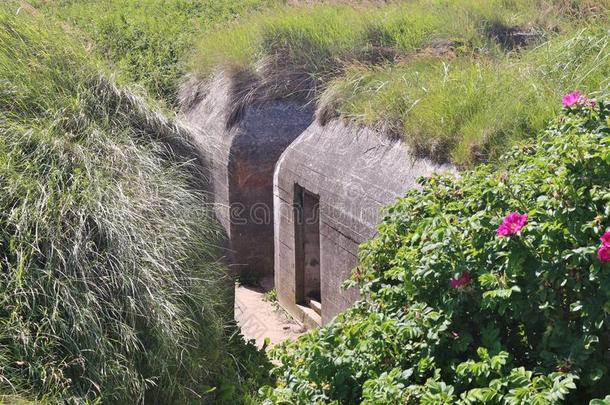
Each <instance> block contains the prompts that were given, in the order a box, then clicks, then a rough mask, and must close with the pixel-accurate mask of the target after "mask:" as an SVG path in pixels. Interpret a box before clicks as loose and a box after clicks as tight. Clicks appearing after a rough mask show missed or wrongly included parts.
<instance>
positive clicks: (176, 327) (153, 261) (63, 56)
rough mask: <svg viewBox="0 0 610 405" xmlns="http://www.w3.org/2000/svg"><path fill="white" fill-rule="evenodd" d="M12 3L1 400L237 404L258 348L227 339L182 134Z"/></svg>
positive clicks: (4, 38)
mask: <svg viewBox="0 0 610 405" xmlns="http://www.w3.org/2000/svg"><path fill="white" fill-rule="evenodd" d="M15 10H16V7H15V4H14V3H12V2H8V3H3V4H2V5H0V26H1V27H2V29H0V363H1V364H2V366H1V367H0V398H19V397H20V398H26V399H31V400H42V401H48V402H52V403H59V402H65V403H81V402H83V401H97V400H102V401H104V402H108V403H140V402H156V403H180V404H182V403H189V402H191V401H194V402H202V401H203V402H205V403H215V402H219V403H239V401H240V398H241V396H242V395H243V393H244V389H245V388H244V387H245V386H246V385H247V384H248V378H250V377H249V374H247V373H246V371H245V369H251V370H253V371H254V372H257V371H256V370H257V369H258V367H259V363H257V361H256V359H257V352H256V351H255V350H250V348H249V346H244V345H242V344H240V343H239V340H238V339H237V340H235V339H234V340H230V339H229V338H228V336H227V334H231V333H232V332H231V329H228V328H227V319H226V318H225V316H224V313H225V305H226V304H225V303H224V301H223V297H224V296H226V294H228V290H227V286H226V284H225V278H224V270H223V269H222V268H221V267H220V266H219V265H218V264H217V263H216V259H215V248H214V246H215V245H216V243H217V242H216V241H217V239H218V232H217V227H216V224H215V222H214V221H213V219H212V217H211V211H210V209H209V208H208V206H207V205H206V203H205V198H204V196H203V195H201V194H199V193H197V192H195V191H193V190H191V188H190V187H189V186H188V184H189V174H188V170H187V169H188V164H187V163H186V162H181V161H180V159H179V158H178V157H176V156H172V154H171V151H169V150H168V148H167V147H166V146H165V144H164V142H163V139H159V138H160V136H161V137H162V136H163V135H164V134H169V135H172V136H175V137H181V136H182V133H181V131H182V130H181V129H180V127H178V126H176V125H175V124H173V123H172V122H170V121H168V120H167V119H166V118H164V117H163V116H162V115H161V114H160V113H159V112H157V111H155V110H153V109H151V108H149V107H148V106H147V103H146V101H145V100H144V99H142V98H140V97H137V96H135V95H133V94H132V93H130V92H129V91H128V90H125V89H121V88H118V87H116V86H115V85H114V84H113V83H112V80H111V79H110V78H109V76H108V75H107V73H105V72H104V70H105V69H103V68H101V67H100V65H99V64H98V63H97V62H96V61H95V58H94V57H92V56H91V55H90V54H87V53H86V51H85V50H84V48H83V47H82V46H81V45H80V44H75V43H74V42H73V41H72V40H71V38H70V37H68V36H67V35H65V34H64V33H63V32H61V31H60V30H58V29H56V28H55V27H54V26H52V25H50V24H47V22H46V21H45V20H44V19H42V18H35V17H32V16H30V15H28V14H27V13H25V12H23V10H22V12H20V13H19V14H18V15H15ZM237 353H239V355H238V354H237ZM5 396H8V397H5Z"/></svg>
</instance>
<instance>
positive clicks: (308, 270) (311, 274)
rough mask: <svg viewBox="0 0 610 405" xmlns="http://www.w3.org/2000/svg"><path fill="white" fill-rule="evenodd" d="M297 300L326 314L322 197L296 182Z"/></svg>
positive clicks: (319, 312)
mask: <svg viewBox="0 0 610 405" xmlns="http://www.w3.org/2000/svg"><path fill="white" fill-rule="evenodd" d="M294 196H295V210H294V216H295V218H294V223H295V247H296V249H295V255H296V257H295V259H296V260H295V264H296V269H295V275H296V280H295V295H296V296H295V300H296V303H297V304H300V305H305V306H308V307H310V308H311V309H313V310H314V311H315V312H317V313H318V315H321V313H322V294H321V288H320V287H321V283H320V196H318V195H316V194H313V193H310V192H309V191H307V190H305V189H304V188H302V187H301V186H299V185H298V184H297V185H295V193H294Z"/></svg>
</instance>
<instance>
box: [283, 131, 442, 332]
mask: <svg viewBox="0 0 610 405" xmlns="http://www.w3.org/2000/svg"><path fill="white" fill-rule="evenodd" d="M447 169H448V167H445V166H443V165H437V164H435V163H433V162H431V161H429V160H426V159H418V158H416V157H414V156H413V155H412V154H411V153H410V152H409V150H408V148H407V147H406V146H405V145H404V144H402V143H401V142H398V141H392V140H390V139H389V138H388V137H386V136H384V135H381V134H379V133H377V132H375V131H373V130H370V129H367V128H363V127H358V126H354V125H348V124H344V123H342V122H340V121H332V122H330V123H329V124H327V125H325V126H321V125H319V124H318V123H314V124H312V125H311V126H310V127H309V128H308V129H307V130H306V131H305V132H304V133H303V134H301V135H300V136H299V137H298V138H297V139H296V140H295V141H294V142H293V143H292V144H291V145H290V146H289V147H288V148H287V149H286V150H285V151H284V153H283V154H282V157H281V158H280V160H279V161H278V163H277V165H276V168H275V179H274V200H275V201H274V206H275V211H274V215H275V219H274V226H275V288H276V290H277V294H278V299H279V302H280V304H281V305H282V306H283V307H284V308H285V309H286V310H287V311H288V312H289V313H290V314H291V315H292V316H293V317H295V318H297V320H299V321H301V322H303V323H305V324H308V325H309V326H316V325H320V324H323V323H326V322H328V321H330V320H331V319H332V318H333V317H334V316H335V315H336V314H338V313H339V312H341V311H343V310H345V309H347V308H348V307H350V306H351V305H352V304H353V303H354V302H355V301H356V300H357V299H358V292H357V291H355V290H343V289H342V288H341V285H342V284H343V282H344V281H345V280H347V279H348V278H349V277H350V275H351V271H352V269H354V268H355V267H356V266H357V264H358V257H357V253H358V246H359V245H360V244H361V243H362V242H364V241H366V240H367V239H369V238H371V237H372V236H374V235H375V233H376V225H377V223H378V222H379V220H380V211H381V209H382V208H383V207H384V206H385V205H387V204H390V203H392V202H393V201H395V199H396V198H397V197H399V196H402V195H403V194H404V193H405V192H406V191H407V190H409V189H411V188H414V187H417V182H416V180H417V178H418V177H420V176H428V175H430V174H432V173H433V172H435V171H438V170H447ZM314 205H315V206H316V207H317V208H315V209H314V208H308V207H312V206H314ZM312 211H313V212H312ZM308 215H309V216H311V217H312V218H313V219H311V220H309V221H308V220H307V219H306V218H303V216H305V217H306V216H308ZM301 222H304V223H301ZM316 235H318V237H319V239H318V240H317V242H316ZM316 243H317V245H316ZM318 258H319V260H318ZM318 277H319V280H318ZM314 286H316V287H314ZM317 286H319V291H318V290H316V288H317ZM318 293H319V297H318V296H317V295H316V294H318ZM317 298H319V299H317Z"/></svg>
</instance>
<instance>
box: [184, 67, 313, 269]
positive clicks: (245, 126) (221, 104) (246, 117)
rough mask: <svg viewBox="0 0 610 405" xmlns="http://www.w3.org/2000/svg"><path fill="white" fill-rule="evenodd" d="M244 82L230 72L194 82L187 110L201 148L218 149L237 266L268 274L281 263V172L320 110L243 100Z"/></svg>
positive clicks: (224, 216)
mask: <svg viewBox="0 0 610 405" xmlns="http://www.w3.org/2000/svg"><path fill="white" fill-rule="evenodd" d="M241 85H242V84H241V83H239V82H238V81H236V79H234V78H231V77H229V76H219V77H217V78H216V79H215V80H213V81H212V82H210V83H209V84H202V83H200V82H197V81H195V80H192V81H190V82H187V83H186V84H185V85H184V86H183V89H182V91H181V97H180V98H181V112H182V115H183V121H184V122H186V123H187V125H188V126H189V127H190V128H191V129H192V130H194V131H195V136H194V142H195V144H196V146H197V147H198V148H199V149H200V151H201V153H202V154H204V155H210V154H213V156H210V157H209V158H208V160H209V161H210V166H211V179H210V183H211V191H212V192H213V202H214V204H215V209H216V214H217V217H218V219H219V221H220V222H221V224H222V226H223V228H224V230H225V232H226V234H227V237H228V245H227V246H226V248H227V260H228V262H229V263H230V264H231V268H232V272H233V274H235V275H240V276H242V277H245V278H250V277H252V278H254V279H260V278H264V277H265V276H271V275H272V274H273V268H274V264H273V260H274V254H273V170H274V168H275V164H276V162H277V160H278V158H279V156H280V155H281V153H282V152H283V151H284V149H285V148H286V147H287V146H288V145H289V144H290V143H291V142H292V141H293V140H294V139H295V138H296V137H297V136H298V135H300V134H301V133H302V132H303V130H304V129H306V128H307V127H308V126H309V125H310V124H311V122H312V119H313V112H312V110H311V109H310V108H308V107H305V106H304V105H303V103H302V102H299V101H296V100H294V101H291V100H282V101H267V102H262V101H261V102H257V101H252V100H250V102H248V103H243V102H242V100H240V99H239V97H242V96H243V94H241V93H243V91H242V90H243V89H241V88H240V86H241ZM210 151H213V152H212V153H211V152H210Z"/></svg>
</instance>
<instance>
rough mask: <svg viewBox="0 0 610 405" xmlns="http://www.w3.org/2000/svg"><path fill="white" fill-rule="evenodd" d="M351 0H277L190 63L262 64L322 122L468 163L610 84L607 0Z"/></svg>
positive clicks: (216, 66) (258, 69) (209, 67)
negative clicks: (570, 95)
mask: <svg viewBox="0 0 610 405" xmlns="http://www.w3.org/2000/svg"><path fill="white" fill-rule="evenodd" d="M323 3H324V2H323ZM352 3H353V4H350V5H346V4H338V5H337V4H330V5H329V4H322V5H316V6H313V7H284V8H275V9H272V10H271V11H268V12H265V13H262V14H259V15H256V16H253V17H252V18H250V19H246V20H242V21H239V22H238V23H236V24H232V25H230V26H228V27H227V28H225V29H222V30H216V31H213V32H210V33H207V34H204V35H203V37H202V39H201V40H200V43H199V47H198V50H197V51H196V52H195V53H194V55H193V57H192V60H191V70H192V71H193V72H195V73H196V74H198V75H199V76H200V77H202V78H204V79H205V78H208V77H211V76H212V75H214V74H215V73H216V72H218V71H221V70H230V71H250V72H254V73H255V74H258V76H259V80H260V81H261V82H264V84H265V86H268V87H273V86H276V88H274V89H273V90H272V91H271V94H272V96H273V97H280V98H281V97H286V96H291V95H294V94H306V95H307V96H308V97H309V98H310V99H314V100H316V101H317V103H318V116H319V117H320V119H321V121H322V122H325V121H326V120H328V119H332V118H334V117H338V116H341V117H345V118H349V119H350V120H352V121H356V122H358V123H362V124H366V125H370V126H374V127H377V128H380V129H383V130H388V131H389V132H390V133H392V134H394V135H399V136H403V137H404V138H405V140H406V141H407V142H408V143H409V144H410V145H411V146H412V147H413V148H414V149H415V151H416V153H418V154H422V155H424V156H429V157H432V158H434V159H436V160H439V161H448V160H449V161H453V162H454V163H456V164H458V165H460V166H468V165H472V164H476V163H477V162H480V161H482V160H488V159H493V158H495V157H497V156H499V155H500V154H501V153H502V151H503V149H504V148H505V146H506V145H507V144H510V143H512V142H516V141H518V140H519V139H523V138H524V137H527V136H530V135H532V136H533V134H535V133H536V132H537V131H538V130H540V129H541V128H543V127H544V125H545V123H546V122H547V121H548V120H549V119H550V118H551V117H552V116H553V114H554V113H555V112H556V109H554V108H552V107H549V106H553V105H556V102H555V101H556V100H557V99H558V97H559V96H560V95H561V94H562V93H563V92H565V91H567V90H571V89H572V88H580V89H581V90H583V91H587V92H589V93H593V94H595V93H598V94H600V93H605V92H607V91H608V80H607V77H608V69H609V63H610V61H609V60H608V57H607V56H608V50H609V49H608V43H607V40H606V37H607V36H608V35H609V33H608V28H607V27H608V21H609V20H608V17H609V16H610V14H609V13H610V1H608V0H601V1H581V2H572V1H568V0H535V1H529V0H492V1H487V0H485V1H484V0H474V1H473V0H468V1H467V0H458V1H445V0H415V1H408V2H407V1H404V2H400V1H399V2H393V3H391V4H389V5H378V4H377V5H375V4H373V5H371V4H369V3H363V4H360V3H358V2H352ZM286 72H292V73H293V74H292V75H290V74H286ZM294 73H296V77H297V80H292V79H291V78H294V77H295V74H294ZM286 78H289V79H290V80H286ZM291 81H292V83H291ZM304 86H305V87H307V88H305V89H304V88H303V87H304ZM267 94H269V92H267ZM551 99H552V101H551Z"/></svg>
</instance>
